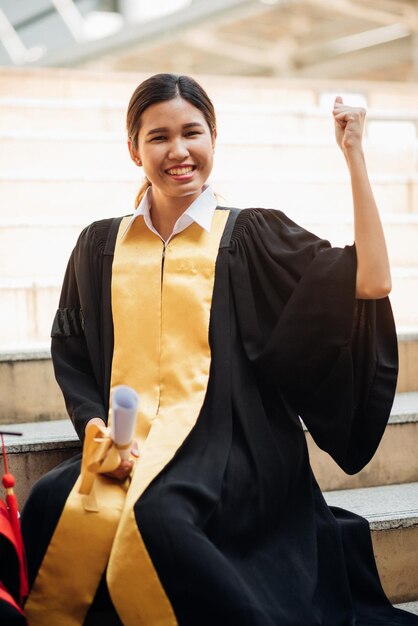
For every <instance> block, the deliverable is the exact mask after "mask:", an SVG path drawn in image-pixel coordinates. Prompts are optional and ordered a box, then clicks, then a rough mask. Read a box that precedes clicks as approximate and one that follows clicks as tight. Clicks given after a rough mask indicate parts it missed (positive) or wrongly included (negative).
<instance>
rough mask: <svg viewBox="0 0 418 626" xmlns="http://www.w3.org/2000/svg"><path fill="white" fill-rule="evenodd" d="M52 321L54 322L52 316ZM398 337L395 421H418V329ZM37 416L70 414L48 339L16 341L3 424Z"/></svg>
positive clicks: (1, 377)
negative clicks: (29, 343) (27, 342)
mask: <svg viewBox="0 0 418 626" xmlns="http://www.w3.org/2000/svg"><path fill="white" fill-rule="evenodd" d="M49 321H50V325H51V323H52V317H51V319H50V320H49ZM398 338H399V379H398V387H397V396H396V399H395V404H394V406H393V409H392V416H393V419H392V422H393V423H394V424H398V423H411V422H415V421H416V420H415V416H416V414H418V398H416V397H415V396H414V392H418V329H409V330H408V329H404V330H400V331H399V334H398ZM408 392H409V393H408ZM34 416H36V417H35V419H38V420H42V421H43V420H54V419H61V418H66V417H67V414H66V411H65V408H64V403H63V399H62V395H61V391H60V390H59V388H58V385H57V384H56V382H55V377H54V373H53V368H52V362H51V357H50V350H49V340H48V341H46V342H44V343H42V344H40V345H38V346H37V345H36V344H34V345H33V347H32V348H31V349H28V348H27V347H25V348H22V347H21V348H20V349H19V348H18V347H17V346H16V345H15V346H13V347H12V346H10V348H9V350H5V349H3V350H2V351H1V352H0V424H1V423H3V424H4V423H17V422H30V421H32V420H33V419H34ZM332 471H334V470H332ZM327 472H328V470H327V469H325V474H327ZM330 488H331V487H330ZM332 488H335V487H332Z"/></svg>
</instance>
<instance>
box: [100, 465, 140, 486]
mask: <svg viewBox="0 0 418 626" xmlns="http://www.w3.org/2000/svg"><path fill="white" fill-rule="evenodd" d="M133 465H134V462H133V461H121V463H120V465H119V467H117V468H116V469H115V470H113V472H107V473H106V474H103V476H106V477H107V478H113V480H120V481H124V480H126V479H127V478H128V476H130V474H131V472H132V468H133Z"/></svg>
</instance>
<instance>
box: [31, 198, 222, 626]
mask: <svg viewBox="0 0 418 626" xmlns="http://www.w3.org/2000/svg"><path fill="white" fill-rule="evenodd" d="M228 216H229V211H227V210H217V211H215V213H214V217H213V221H212V227H211V232H210V233H206V232H205V231H204V230H202V229H201V228H200V227H199V226H197V225H196V224H192V225H191V226H189V227H188V228H187V229H186V230H184V231H183V232H181V233H179V234H178V235H176V236H175V237H174V238H173V239H172V240H171V241H170V242H169V244H168V245H167V247H166V249H165V254H163V250H164V247H163V243H162V241H161V240H160V239H159V237H157V236H156V235H155V234H154V233H152V232H151V231H150V230H149V229H148V228H147V226H146V225H145V223H144V220H143V218H142V217H138V218H137V219H136V220H135V221H134V222H133V224H132V225H131V227H130V228H129V230H128V231H127V233H126V235H124V236H122V235H123V233H124V232H125V229H126V226H127V220H128V219H129V218H124V219H123V220H122V222H121V224H120V227H119V233H118V237H117V241H116V246H115V253H114V259H113V266H112V316H113V324H114V333H115V348H114V354H113V362H112V375H111V388H113V387H114V386H116V385H119V384H124V385H130V386H131V387H133V388H134V389H135V390H136V391H138V392H139V394H140V396H141V401H140V408H139V411H138V418H137V428H136V439H137V441H138V443H139V450H140V456H139V459H138V461H137V462H136V465H135V468H134V471H133V475H132V479H131V481H130V482H129V481H127V482H126V483H125V484H124V485H123V484H118V483H116V482H115V481H112V480H111V479H107V478H106V477H104V476H101V475H100V474H97V475H96V476H95V478H94V481H93V483H94V484H93V487H92V489H93V497H92V494H90V495H88V496H86V495H83V494H81V493H80V491H79V490H80V485H81V481H82V477H81V476H80V477H79V479H78V480H77V482H76V484H75V485H74V487H73V489H72V491H71V493H70V495H69V496H68V499H67V502H66V504H65V507H64V509H63V511H62V514H61V517H60V519H59V522H58V524H57V527H56V529H55V532H54V534H53V536H52V539H51V542H50V544H49V547H48V549H47V551H46V554H45V556H44V560H43V562H42V564H41V567H40V569H39V572H38V575H37V578H36V580H35V583H34V586H33V589H32V591H31V594H30V596H29V599H28V602H27V603H26V607H25V612H26V615H27V617H28V620H29V622H30V624H31V626H44V625H45V623H46V621H47V622H48V623H50V624H54V626H80V625H82V624H83V621H84V619H85V616H86V613H87V611H88V608H89V606H90V605H91V603H92V601H93V598H94V595H95V593H96V590H97V587H98V584H99V582H100V579H101V576H102V575H103V572H104V571H105V569H106V565H107V584H108V588H109V593H110V595H111V598H112V601H113V604H114V605H115V607H116V610H117V612H118V614H119V616H120V618H121V620H122V621H123V623H124V624H125V626H138V625H140V624H143V625H144V626H157V625H158V626H175V625H176V624H177V620H176V617H175V614H174V611H173V609H172V607H171V604H170V602H169V600H168V598H167V595H166V593H165V591H164V589H163V587H162V585H161V583H160V580H159V578H158V574H157V572H156V571H155V569H154V567H153V564H152V561H151V559H150V557H149V555H148V552H147V549H146V547H145V545H144V542H143V540H142V537H141V535H140V533H139V530H138V526H137V524H136V520H135V516H134V505H135V503H136V502H137V500H138V498H140V496H141V495H142V493H143V492H144V491H145V489H146V488H147V487H148V485H149V484H150V483H151V481H152V480H153V479H154V478H155V477H156V476H157V475H158V474H159V473H160V472H161V470H162V469H163V468H164V467H165V466H166V465H167V463H168V462H169V461H170V460H171V459H172V458H173V456H174V454H175V453H176V451H177V450H178V449H179V447H180V446H181V445H182V443H183V442H184V440H185V439H186V437H187V436H188V434H189V433H190V431H191V430H192V428H193V426H194V425H195V423H196V421H197V418H198V416H199V413H200V410H201V407H202V405H203V402H204V398H205V394H206V389H207V384H208V379H209V369H210V360H211V354H210V347H209V319H210V309H211V303H212V294H213V286H214V279H215V263H216V258H217V254H218V249H219V245H220V242H221V238H222V234H223V232H224V229H225V225H226V221H227V219H228ZM97 434H98V433H97V432H96V433H95V435H97ZM99 434H100V433H99ZM90 439H91V436H90ZM88 445H89V444H88ZM100 445H103V446H105V447H106V446H107V447H108V445H109V443H108V441H107V442H106V437H104V438H103V442H102V443H100ZM85 448H86V446H85ZM106 449H107V448H106ZM83 464H84V455H83ZM92 503H93V504H92Z"/></svg>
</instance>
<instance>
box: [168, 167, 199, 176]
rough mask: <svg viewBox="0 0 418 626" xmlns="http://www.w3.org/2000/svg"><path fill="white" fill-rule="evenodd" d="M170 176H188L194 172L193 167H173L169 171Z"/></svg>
mask: <svg viewBox="0 0 418 626" xmlns="http://www.w3.org/2000/svg"><path fill="white" fill-rule="evenodd" d="M167 171H168V173H169V174H173V176H181V175H182V174H188V173H189V172H192V171H193V167H173V168H172V169H171V170H167Z"/></svg>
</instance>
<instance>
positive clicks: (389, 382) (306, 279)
mask: <svg viewBox="0 0 418 626" xmlns="http://www.w3.org/2000/svg"><path fill="white" fill-rule="evenodd" d="M230 255H231V259H230V267H231V284H232V291H233V298H234V302H235V307H236V311H237V317H238V324H239V329H240V334H241V339H242V343H243V346H244V350H245V352H246V355H247V357H248V358H249V359H250V361H251V362H252V363H253V364H254V367H255V368H256V370H257V373H258V375H259V379H260V380H261V381H263V382H262V384H263V385H267V386H268V387H269V389H270V390H271V393H272V394H274V393H277V391H275V390H278V392H279V393H280V394H282V395H284V396H285V398H286V399H287V400H288V402H289V403H290V405H291V406H292V407H293V408H294V409H295V410H296V411H297V412H298V414H299V416H300V417H301V418H302V419H303V421H304V423H305V424H306V426H307V427H308V429H309V431H310V433H311V434H312V436H313V438H314V440H315V441H316V443H317V444H318V445H319V447H320V448H322V449H323V450H325V451H327V452H328V453H329V454H330V455H331V456H332V457H333V458H334V460H335V461H336V462H337V463H338V464H339V465H340V467H341V468H342V469H344V470H345V471H346V472H347V473H350V474H351V473H355V472H357V471H359V470H360V469H362V467H364V465H366V464H367V463H368V462H369V460H370V459H371V458H372V456H373V454H374V452H375V451H376V448H377V446H378V444H379V442H380V439H381V437H382V435H383V432H384V429H385V426H386V423H387V420H388V418H389V414H390V410H391V407H392V402H393V398H394V393H395V388H396V381H397V365H398V354H397V340H396V332H395V325H394V321H393V316H392V311H391V307H390V303H389V300H388V298H384V299H381V300H356V298H355V283H356V269H357V258H356V251H355V246H354V245H352V246H346V247H345V248H333V247H331V245H330V244H329V242H327V241H325V240H322V239H319V238H318V237H316V236H315V235H313V234H312V233H310V232H308V231H306V230H304V229H303V228H301V227H300V226H298V225H297V224H295V223H294V222H292V220H290V219H289V218H288V217H286V216H285V215H284V214H283V213H282V212H280V211H274V210H271V209H247V210H244V211H242V213H241V215H240V216H239V217H238V219H237V223H236V227H235V230H234V233H233V237H232V240H231V247H230Z"/></svg>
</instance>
